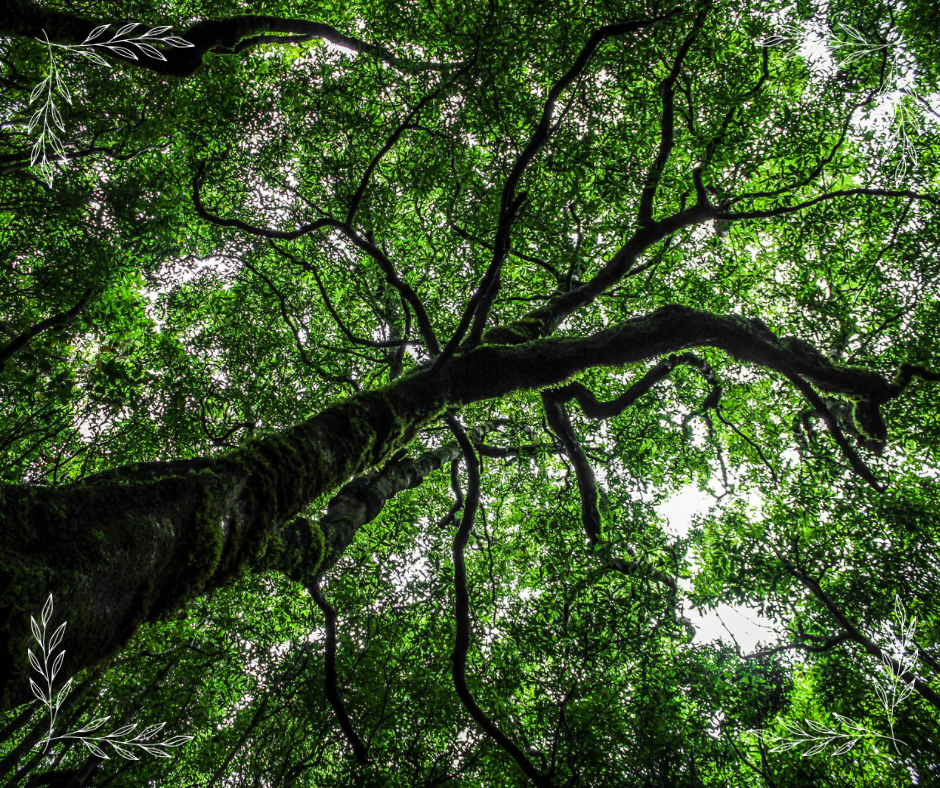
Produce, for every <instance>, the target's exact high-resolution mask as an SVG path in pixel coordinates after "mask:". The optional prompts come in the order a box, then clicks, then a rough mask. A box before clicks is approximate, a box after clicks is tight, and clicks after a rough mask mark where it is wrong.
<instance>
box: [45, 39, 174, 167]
mask: <svg viewBox="0 0 940 788" xmlns="http://www.w3.org/2000/svg"><path fill="white" fill-rule="evenodd" d="M138 24H139V23H138V22H131V23H130V24H127V25H124V26H123V27H122V28H121V29H120V30H118V31H117V33H115V34H114V35H113V36H112V37H111V38H110V39H109V40H107V41H96V39H98V38H101V36H102V35H104V33H105V31H107V29H108V27H109V25H100V26H99V27H96V28H95V29H94V30H92V31H91V32H90V33H89V34H88V37H87V38H86V39H85V40H84V41H83V42H82V43H81V44H77V45H71V44H53V43H52V42H51V41H50V40H49V36H48V35H46V31H45V30H43V31H42V33H43V37H44V38H45V43H46V48H47V49H48V50H49V72H48V73H47V74H46V78H45V79H44V80H43V81H42V82H40V83H39V84H38V85H36V87H35V88H33V92H32V93H31V94H30V97H29V103H30V104H32V103H33V102H35V101H37V100H38V99H40V98H41V97H43V96H45V101H44V102H43V104H42V106H41V107H40V108H39V109H38V110H37V111H36V113H35V114H34V115H33V116H32V117H31V118H30V120H29V126H28V127H27V131H28V132H29V133H32V132H33V130H34V129H35V128H36V127H37V126H39V127H40V132H39V139H38V140H37V141H36V144H35V145H33V149H32V159H31V161H30V166H34V165H35V164H36V162H37V161H39V160H40V158H41V159H42V161H41V163H40V164H39V173H40V177H42V178H43V180H45V181H46V183H47V184H48V185H49V186H51V185H52V162H53V160H57V161H58V162H59V163H60V164H62V163H64V162H65V160H66V154H65V149H64V148H63V147H62V143H61V141H60V140H59V137H58V135H57V134H56V129H57V128H58V130H59V131H61V132H64V131H65V124H64V123H63V122H62V115H61V114H60V113H59V110H58V108H57V107H56V105H55V93H58V94H59V95H60V96H61V97H62V98H63V99H65V101H66V102H68V103H69V104H71V103H72V97H71V95H70V94H69V91H68V89H67V88H66V87H65V83H64V82H63V80H62V76H61V74H60V72H59V66H58V64H57V63H56V59H55V52H54V50H53V47H56V48H58V49H65V50H67V51H69V52H73V53H74V54H77V55H81V56H82V57H85V58H87V59H88V60H90V61H92V62H93V63H97V64H98V65H101V66H106V67H108V68H110V64H109V63H108V61H107V60H105V59H104V58H103V57H101V55H99V54H98V53H97V52H95V51H94V50H95V48H96V47H101V48H104V49H108V50H110V51H111V52H114V53H116V54H118V55H122V56H123V57H126V58H130V59H131V60H137V59H138V58H137V54H136V53H135V52H134V50H133V49H131V47H136V48H137V49H138V50H140V52H141V53H142V54H144V55H146V56H147V57H151V58H154V59H155V60H164V61H165V60H166V57H164V55H163V53H162V52H160V50H159V49H156V48H155V47H154V46H153V44H156V43H161V44H166V45H168V46H171V47H176V48H177V49H185V48H187V47H192V46H193V44H191V43H190V42H189V41H186V40H185V39H183V38H178V37H177V36H167V35H164V33H166V31H167V30H169V29H170V28H169V26H163V27H155V28H153V29H151V30H148V31H147V32H146V33H144V34H143V35H140V36H133V37H127V34H128V33H129V32H130V31H131V30H133V29H134V28H135V27H137V26H138ZM47 148H49V149H51V150H52V157H50V156H49V155H48V154H47ZM56 157H57V159H56Z"/></svg>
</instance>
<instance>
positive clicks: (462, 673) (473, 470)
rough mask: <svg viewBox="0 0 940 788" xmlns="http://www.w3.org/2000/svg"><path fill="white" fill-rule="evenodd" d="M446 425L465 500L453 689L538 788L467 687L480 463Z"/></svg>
mask: <svg viewBox="0 0 940 788" xmlns="http://www.w3.org/2000/svg"><path fill="white" fill-rule="evenodd" d="M447 424H448V426H449V427H450V428H451V431H452V432H453V433H454V437H455V438H456V439H457V443H458V444H459V445H460V448H461V451H462V452H463V455H464V460H465V462H466V463H467V478H468V485H467V500H466V505H465V506H464V511H463V518H462V520H461V522H460V528H458V529H457V533H456V534H455V536H454V553H453V555H454V597H455V599H454V621H455V624H456V634H455V636H454V650H453V652H452V653H451V663H452V671H451V673H452V675H453V678H454V688H455V689H456V691H457V695H458V697H459V698H460V700H461V702H462V703H463V705H464V708H466V710H467V711H468V712H469V714H470V716H471V717H473V719H474V721H475V722H476V723H477V725H479V726H480V728H481V729H482V730H483V731H484V732H485V733H486V734H487V735H488V736H489V737H490V738H491V739H492V740H493V741H494V742H496V744H497V745H499V746H500V747H501V748H502V749H503V750H504V751H505V752H506V753H507V754H508V755H509V756H510V757H511V758H512V759H513V760H514V761H515V762H516V763H517V764H518V765H519V768H521V769H522V771H523V772H525V774H526V776H527V777H528V778H529V779H530V780H532V782H533V783H534V784H535V785H536V786H539V788H543V787H544V788H551V782H550V781H549V779H548V778H547V777H545V776H544V775H542V774H541V773H540V772H539V771H538V769H536V768H535V766H534V765H533V764H532V762H531V761H530V760H529V759H528V758H527V757H526V755H525V753H524V752H522V750H521V749H519V747H518V746H517V745H516V743H515V742H514V741H512V739H510V738H509V737H508V736H507V735H506V734H505V733H503V732H502V731H501V730H500V729H499V727H498V726H497V725H496V723H495V722H493V720H491V719H490V718H489V717H488V716H487V715H486V713H485V712H484V711H483V709H481V708H480V707H479V706H478V705H477V702H476V700H475V699H474V697H473V694H472V693H471V692H470V688H469V687H468V686H467V652H468V650H469V648H470V594H469V592H468V590H467V564H466V561H465V560H464V548H465V547H466V546H467V540H468V539H469V538H470V530H471V529H472V528H473V520H474V518H475V516H476V511H477V507H478V506H479V504H480V462H479V460H478V459H477V456H476V453H475V452H474V450H473V446H472V444H471V443H470V439H469V438H468V437H467V435H466V433H465V432H464V430H463V427H461V426H460V424H459V422H458V421H457V419H455V418H454V417H453V416H448V418H447Z"/></svg>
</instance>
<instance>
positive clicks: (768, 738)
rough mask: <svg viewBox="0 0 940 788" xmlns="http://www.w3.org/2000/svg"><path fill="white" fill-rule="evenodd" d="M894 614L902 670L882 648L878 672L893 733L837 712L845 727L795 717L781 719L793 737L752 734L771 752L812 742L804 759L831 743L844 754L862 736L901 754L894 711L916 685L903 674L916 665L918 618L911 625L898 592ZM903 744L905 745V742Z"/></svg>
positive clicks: (895, 649)
mask: <svg viewBox="0 0 940 788" xmlns="http://www.w3.org/2000/svg"><path fill="white" fill-rule="evenodd" d="M894 617H895V620H896V621H897V623H898V632H899V634H898V635H897V636H893V637H892V639H893V640H894V641H895V642H894V647H893V648H892V649H890V651H891V652H893V656H894V658H895V659H896V660H897V662H898V665H899V670H898V672H897V673H896V672H895V671H894V668H893V667H892V666H891V656H892V654H889V652H888V650H886V649H882V652H881V660H882V664H881V665H879V666H878V667H879V668H880V669H879V670H878V671H877V672H876V673H875V694H876V695H877V696H878V699H879V700H880V701H881V705H882V706H883V707H884V710H885V714H886V715H887V717H888V725H889V727H890V728H891V735H890V736H884V735H882V734H880V733H875V732H874V731H872V730H869V729H868V728H865V727H863V726H862V725H860V724H858V723H857V722H854V721H853V720H850V719H849V718H848V717H843V716H842V715H841V714H837V713H835V712H833V715H832V716H833V717H835V718H836V720H837V721H838V722H839V724H840V725H841V726H842V730H836V729H835V728H830V727H827V726H826V725H823V724H822V723H820V722H816V721H815V720H809V719H804V720H803V723H805V726H804V725H802V724H800V723H799V722H797V721H795V720H787V719H781V720H780V724H781V725H783V727H784V728H785V729H786V730H787V732H788V733H789V734H790V735H789V736H778V735H777V734H775V733H769V732H768V731H764V730H756V729H755V730H750V731H748V733H753V734H755V735H756V736H759V737H760V738H761V739H762V741H763V742H764V743H765V744H768V745H770V746H771V749H770V751H771V752H786V751H787V750H792V749H794V748H795V747H799V746H800V745H805V744H809V745H811V746H810V748H809V749H807V750H806V751H805V752H804V753H803V757H804V758H808V757H810V756H812V755H818V754H819V753H821V752H823V751H824V750H825V749H826V748H827V747H829V745H830V744H838V746H837V747H836V749H835V750H834V751H833V752H832V755H843V754H844V753H847V752H848V751H849V750H851V749H852V748H853V747H854V746H855V745H856V744H858V743H859V742H860V741H861V740H862V739H868V740H870V741H874V740H875V739H887V740H889V741H891V742H893V743H894V749H895V752H897V753H898V754H900V750H898V740H897V739H896V738H895V737H894V710H895V708H896V707H897V706H898V704H899V703H901V701H903V700H904V699H905V698H907V696H908V695H910V694H911V691H912V690H913V686H912V685H911V684H908V683H907V682H905V681H904V680H903V679H902V678H901V676H900V674H901V673H904V672H906V671H910V669H911V668H912V666H913V664H914V658H915V656H916V653H917V652H916V651H915V649H914V648H912V643H913V637H914V629H915V627H916V625H917V617H916V616H915V617H914V618H912V619H911V622H910V624H907V612H906V611H905V610H904V605H903V604H902V602H901V598H900V597H899V596H897V595H895V597H894ZM901 743H902V744H903V742H901Z"/></svg>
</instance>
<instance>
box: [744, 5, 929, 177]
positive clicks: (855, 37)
mask: <svg viewBox="0 0 940 788" xmlns="http://www.w3.org/2000/svg"><path fill="white" fill-rule="evenodd" d="M894 36H895V37H894V39H893V40H890V39H885V40H883V41H881V42H878V43H872V42H871V41H868V40H867V39H866V38H865V36H863V35H862V34H861V33H860V32H859V31H858V30H857V29H856V28H854V27H852V26H851V25H845V24H842V23H841V22H840V23H837V24H836V25H835V26H834V29H833V31H832V33H831V34H828V35H827V32H826V31H821V30H818V29H813V28H811V27H809V26H806V25H801V24H797V23H794V22H786V23H784V24H782V25H780V26H779V27H778V28H777V30H776V31H775V32H773V33H769V34H767V35H765V36H764V37H763V38H761V39H759V40H758V41H756V42H755V43H756V45H757V46H759V47H773V48H776V49H781V50H783V52H782V56H783V59H784V60H788V59H790V58H792V57H794V56H795V55H797V54H798V53H799V52H800V50H801V49H802V48H803V47H805V46H808V45H809V43H810V42H811V40H813V39H816V40H817V41H818V42H820V43H825V44H826V46H827V48H828V50H829V51H830V53H831V55H832V58H833V60H834V61H835V64H836V66H837V67H838V68H845V67H846V66H849V65H851V64H852V63H855V62H856V61H858V60H861V59H862V58H864V57H867V56H868V55H872V54H875V53H876V52H880V51H882V50H885V51H886V54H889V55H890V57H889V60H888V69H887V77H886V78H885V79H884V82H883V83H882V85H881V87H880V89H879V90H878V91H877V93H876V95H877V96H883V97H885V98H887V99H890V102H889V103H890V113H891V119H890V121H889V122H888V123H887V128H886V129H885V130H884V132H883V133H884V137H885V149H886V151H891V150H894V149H895V148H897V149H898V150H899V152H900V154H901V155H900V159H899V161H898V164H897V167H896V168H895V173H894V175H895V180H896V181H898V182H900V180H901V179H902V178H903V177H904V174H905V172H907V168H908V162H911V163H912V164H913V165H914V166H916V165H917V150H916V149H915V147H914V143H913V141H912V139H911V138H912V135H921V134H923V133H924V128H923V125H922V119H921V116H920V114H919V113H917V112H915V110H914V107H915V106H916V105H917V103H918V102H919V103H922V104H927V105H928V106H929V104H928V102H926V101H925V100H924V99H923V98H921V96H919V95H918V94H917V91H916V90H914V88H912V87H910V86H907V87H902V85H903V84H904V83H905V82H908V80H907V79H905V76H904V64H903V63H902V61H901V53H902V51H903V49H904V47H903V42H902V41H901V39H900V38H899V37H897V34H894ZM892 85H893V86H896V87H895V89H894V90H890V89H889V88H890V86H892Z"/></svg>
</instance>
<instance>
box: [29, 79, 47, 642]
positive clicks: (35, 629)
mask: <svg viewBox="0 0 940 788" xmlns="http://www.w3.org/2000/svg"><path fill="white" fill-rule="evenodd" d="M48 81H49V80H48V79H44V80H43V81H42V82H40V83H39V84H38V85H36V87H34V88H33V92H32V93H30V94H29V103H30V104H32V103H33V102H34V101H35V100H36V99H38V98H39V96H40V95H42V90H43V88H44V87H45V86H46V83H47V82H48ZM29 618H30V620H31V621H32V622H33V637H35V638H36V640H39V636H38V635H37V634H36V633H37V632H38V631H39V628H38V626H37V624H36V619H35V618H33V617H32V616H30V617H29Z"/></svg>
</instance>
